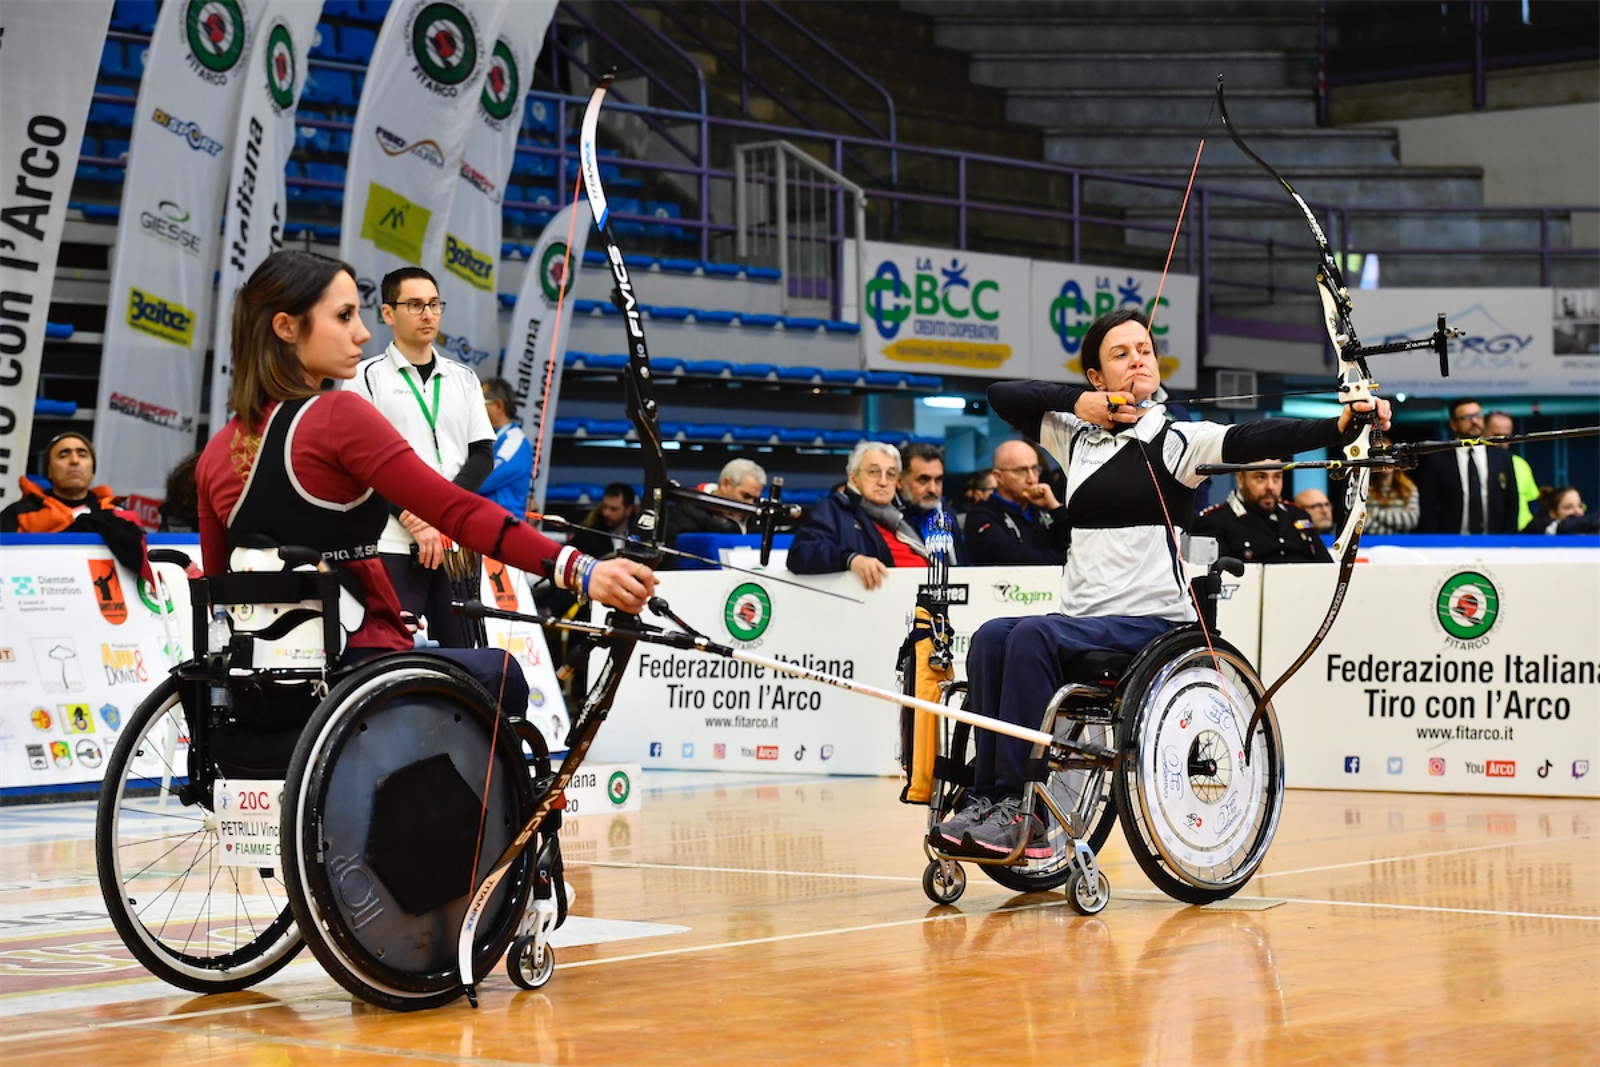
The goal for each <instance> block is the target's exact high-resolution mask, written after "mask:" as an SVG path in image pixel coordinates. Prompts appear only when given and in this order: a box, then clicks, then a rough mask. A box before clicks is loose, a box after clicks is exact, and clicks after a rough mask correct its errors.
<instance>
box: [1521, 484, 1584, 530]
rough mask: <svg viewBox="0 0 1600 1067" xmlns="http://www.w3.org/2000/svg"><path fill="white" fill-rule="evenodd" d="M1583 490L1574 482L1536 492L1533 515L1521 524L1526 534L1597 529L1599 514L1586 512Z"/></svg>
mask: <svg viewBox="0 0 1600 1067" xmlns="http://www.w3.org/2000/svg"><path fill="white" fill-rule="evenodd" d="M1588 511H1589V509H1588V508H1587V507H1585V506H1584V503H1583V494H1581V493H1579V492H1578V487H1577V486H1575V485H1558V486H1556V487H1555V488H1554V489H1549V488H1546V489H1544V490H1542V491H1540V493H1539V503H1538V506H1537V507H1535V508H1534V509H1533V518H1532V519H1530V520H1528V525H1526V526H1524V527H1523V528H1522V532H1523V533H1525V534H1592V533H1600V515H1590V514H1588Z"/></svg>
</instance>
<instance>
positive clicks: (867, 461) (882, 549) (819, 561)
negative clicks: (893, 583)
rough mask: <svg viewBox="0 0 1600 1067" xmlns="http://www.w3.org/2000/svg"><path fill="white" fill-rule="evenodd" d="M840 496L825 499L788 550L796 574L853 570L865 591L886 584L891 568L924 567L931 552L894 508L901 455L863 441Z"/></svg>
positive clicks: (881, 444) (853, 456) (854, 451)
mask: <svg viewBox="0 0 1600 1067" xmlns="http://www.w3.org/2000/svg"><path fill="white" fill-rule="evenodd" d="M845 474H846V476H847V480H846V483H845V488H844V489H843V491H841V492H836V493H833V494H831V495H829V496H827V497H824V498H823V499H822V500H821V501H819V502H818V504H817V506H816V507H815V508H813V509H812V510H811V519H810V520H809V521H808V522H807V523H806V524H805V525H804V526H802V527H800V530H799V532H798V533H796V534H795V535H794V543H793V544H792V545H790V546H789V569H790V570H791V571H794V572H795V573H796V574H831V573H834V572H836V571H850V572H852V573H853V574H855V576H856V577H857V578H859V579H861V584H862V585H863V586H865V587H866V588H867V589H876V588H878V587H879V586H880V585H882V584H883V579H884V576H885V575H887V574H888V573H889V568H890V567H920V566H923V565H925V564H926V562H927V558H928V552H927V549H926V548H924V547H923V544H922V535H921V533H920V532H919V531H917V530H914V529H912V528H911V524H910V523H908V522H906V519H905V516H904V515H902V514H901V513H900V511H899V509H898V508H896V507H895V504H894V494H895V487H896V486H897V485H899V484H900V450H899V449H897V448H895V447H894V445H891V444H885V443H884V442H882V441H862V442H861V443H860V444H858V445H856V447H855V448H854V449H852V450H851V452H850V458H849V459H848V460H847V461H846V462H845Z"/></svg>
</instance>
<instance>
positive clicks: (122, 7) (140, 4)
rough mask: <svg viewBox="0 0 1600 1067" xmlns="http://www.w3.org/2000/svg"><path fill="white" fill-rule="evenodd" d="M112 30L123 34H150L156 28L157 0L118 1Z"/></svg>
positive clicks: (112, 15) (112, 11) (112, 14)
mask: <svg viewBox="0 0 1600 1067" xmlns="http://www.w3.org/2000/svg"><path fill="white" fill-rule="evenodd" d="M111 28H112V29H113V30H121V31H122V32H123V33H149V32H150V31H151V30H153V29H155V28H156V0H117V4H116V6H115V7H113V8H112V9H111Z"/></svg>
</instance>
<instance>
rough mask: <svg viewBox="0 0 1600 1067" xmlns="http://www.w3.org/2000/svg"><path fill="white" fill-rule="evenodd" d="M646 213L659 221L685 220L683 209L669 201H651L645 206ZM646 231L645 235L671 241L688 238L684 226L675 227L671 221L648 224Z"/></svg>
mask: <svg viewBox="0 0 1600 1067" xmlns="http://www.w3.org/2000/svg"><path fill="white" fill-rule="evenodd" d="M644 213H645V214H646V215H649V216H651V217H652V218H657V219H666V220H672V219H681V218H683V209H682V208H680V207H679V206H678V205H677V204H674V203H672V202H670V201H667V200H651V201H648V202H646V203H645V205H644ZM644 230H645V233H647V234H649V235H650V236H652V237H666V238H668V239H671V240H676V239H678V238H681V237H684V236H686V234H685V232H684V229H683V227H682V226H678V225H675V224H674V223H673V222H670V221H667V222H652V223H648V224H646V226H645V228H644Z"/></svg>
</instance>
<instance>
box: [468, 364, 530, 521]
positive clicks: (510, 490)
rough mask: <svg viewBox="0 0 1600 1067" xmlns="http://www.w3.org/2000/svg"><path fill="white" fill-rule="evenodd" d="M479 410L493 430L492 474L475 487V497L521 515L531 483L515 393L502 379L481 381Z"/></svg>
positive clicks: (526, 508)
mask: <svg viewBox="0 0 1600 1067" xmlns="http://www.w3.org/2000/svg"><path fill="white" fill-rule="evenodd" d="M483 408H484V412H485V413H486V414H487V415H488V416H489V427H490V428H491V429H492V430H494V470H492V471H490V472H489V477H487V478H485V479H484V480H483V484H482V485H480V486H478V495H479V496H486V497H488V498H489V499H490V500H493V501H494V502H495V503H496V504H499V505H500V506H501V507H503V508H505V509H506V510H507V511H509V512H511V514H513V515H521V514H522V513H524V512H525V511H527V510H528V487H529V486H530V485H531V484H532V483H533V446H532V445H530V444H529V443H528V439H527V438H526V437H524V436H523V435H522V423H521V422H520V421H518V419H517V391H516V390H515V389H513V388H512V387H511V383H510V382H508V381H506V380H505V379H504V378H485V379H484V381H483Z"/></svg>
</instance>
